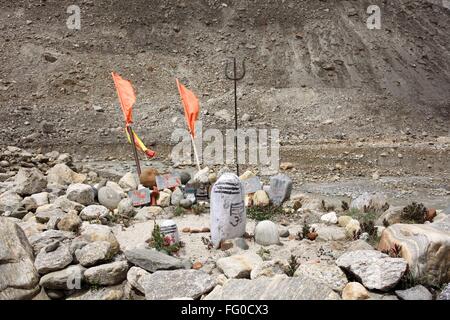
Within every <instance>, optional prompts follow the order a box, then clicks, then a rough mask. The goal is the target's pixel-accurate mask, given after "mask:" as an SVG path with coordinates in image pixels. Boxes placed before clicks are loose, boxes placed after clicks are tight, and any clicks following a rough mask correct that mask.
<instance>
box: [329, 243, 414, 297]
mask: <svg viewBox="0 0 450 320" xmlns="http://www.w3.org/2000/svg"><path fill="white" fill-rule="evenodd" d="M336 264H337V265H338V266H339V267H341V268H342V269H343V270H344V271H346V272H349V273H350V274H352V275H353V276H355V277H357V279H360V280H361V282H362V284H363V285H364V286H365V287H366V288H368V289H369V290H381V291H388V290H389V289H391V288H393V287H395V285H396V284H397V283H398V282H399V281H400V279H401V278H402V276H403V275H404V274H405V272H406V268H407V263H406V261H405V259H403V258H391V257H389V256H388V255H387V254H384V253H382V252H379V251H375V250H359V251H352V252H346V253H344V254H343V255H341V256H340V257H339V258H338V259H337V260H336Z"/></svg>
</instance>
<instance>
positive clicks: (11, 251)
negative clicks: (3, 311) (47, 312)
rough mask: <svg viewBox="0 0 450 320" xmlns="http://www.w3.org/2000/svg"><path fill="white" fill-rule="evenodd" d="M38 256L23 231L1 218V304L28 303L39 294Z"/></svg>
mask: <svg viewBox="0 0 450 320" xmlns="http://www.w3.org/2000/svg"><path fill="white" fill-rule="evenodd" d="M38 283H39V275H38V273H37V270H36V268H35V267H34V256H33V250H32V247H31V245H30V244H29V242H28V240H27V238H26V236H25V234H24V232H23V231H22V229H21V228H20V227H19V226H18V225H17V224H16V223H14V222H12V221H9V219H7V218H4V217H0V300H18V299H28V298H31V297H33V296H35V295H36V294H38V293H39V290H40V289H39V286H38Z"/></svg>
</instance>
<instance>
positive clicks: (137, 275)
mask: <svg viewBox="0 0 450 320" xmlns="http://www.w3.org/2000/svg"><path fill="white" fill-rule="evenodd" d="M148 276H150V273H149V272H147V271H145V270H144V269H142V268H139V267H131V268H130V270H128V273H127V281H128V283H129V284H130V285H131V286H132V287H133V288H134V289H136V290H138V291H139V292H141V293H145V289H144V287H143V286H142V285H141V283H142V281H143V280H144V278H145V277H148Z"/></svg>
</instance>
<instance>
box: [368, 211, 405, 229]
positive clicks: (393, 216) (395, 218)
mask: <svg viewBox="0 0 450 320" xmlns="http://www.w3.org/2000/svg"><path fill="white" fill-rule="evenodd" d="M402 212H403V207H390V208H389V209H388V210H386V211H385V212H384V213H383V214H382V215H381V216H380V217H379V218H378V219H377V220H376V221H375V225H377V226H382V225H383V224H384V220H386V221H387V222H388V223H389V225H392V224H396V223H401V215H402Z"/></svg>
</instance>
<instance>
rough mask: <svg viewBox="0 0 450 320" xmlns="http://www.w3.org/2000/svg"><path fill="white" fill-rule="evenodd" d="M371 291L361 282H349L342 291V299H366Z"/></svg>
mask: <svg viewBox="0 0 450 320" xmlns="http://www.w3.org/2000/svg"><path fill="white" fill-rule="evenodd" d="M366 299H369V292H368V291H367V289H366V288H364V286H363V285H362V284H360V283H359V282H349V283H348V284H347V285H346V286H345V288H344V289H343V291H342V300H366Z"/></svg>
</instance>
